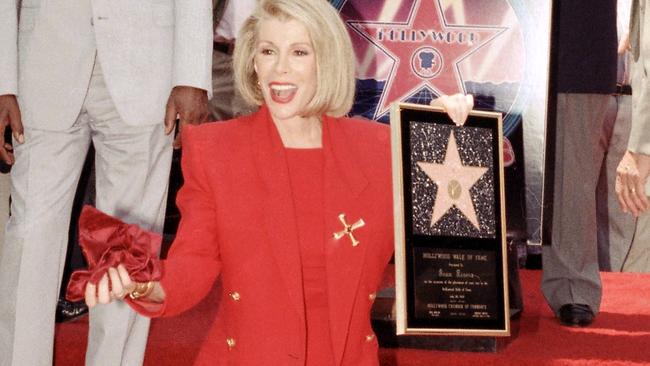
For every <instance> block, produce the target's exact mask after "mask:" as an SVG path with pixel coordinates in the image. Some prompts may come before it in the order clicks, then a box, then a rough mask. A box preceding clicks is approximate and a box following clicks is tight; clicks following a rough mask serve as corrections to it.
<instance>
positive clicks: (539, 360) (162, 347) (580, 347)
mask: <svg viewBox="0 0 650 366" xmlns="http://www.w3.org/2000/svg"><path fill="white" fill-rule="evenodd" d="M520 275H521V280H522V286H523V293H524V304H525V305H524V306H525V309H524V312H523V315H522V316H521V319H520V320H518V322H519V335H518V337H517V338H516V339H514V340H513V341H512V342H511V343H510V344H509V345H508V346H507V347H506V348H505V349H504V350H502V351H501V352H499V353H496V354H484V353H463V352H436V351H422V350H407V349H399V350H396V349H382V350H381V351H380V355H379V357H380V360H381V363H382V365H405V366H406V365H408V366H416V365H418V366H419V365H471V366H482V365H650V275H649V274H632V273H603V274H602V277H603V290H604V295H603V304H602V308H601V313H600V315H599V316H598V317H597V318H596V321H595V322H594V323H593V324H592V326H591V327H589V328H584V329H576V328H567V327H563V326H560V325H559V324H558V323H557V321H556V320H555V319H554V318H553V316H552V313H551V311H550V310H549V309H548V307H547V305H546V302H545V301H544V298H543V297H542V295H541V293H540V290H539V284H540V278H541V272H540V271H527V270H522V271H520ZM206 300H207V301H204V302H203V303H202V304H201V305H200V306H198V307H197V308H196V309H193V310H192V311H190V312H188V313H186V314H184V315H183V316H179V317H176V318H173V319H165V320H154V321H153V322H152V327H151V334H150V336H149V346H148V348H147V355H146V359H145V364H146V365H151V366H153V365H156V366H166V365H169V366H172V365H173V366H182V365H191V364H192V360H193V354H194V353H195V351H196V350H197V349H198V344H199V342H200V339H201V338H202V335H203V330H204V329H205V324H207V323H209V322H210V316H211V315H212V313H211V311H210V308H211V307H210V303H214V301H215V299H214V297H213V298H211V299H206ZM87 326H88V324H87V318H84V319H82V320H79V321H77V322H72V323H66V324H60V325H57V328H56V329H57V336H56V342H55V347H56V348H55V350H56V351H55V358H56V362H55V365H58V366H63V365H65V366H67V365H82V364H83V353H84V351H85V345H86V332H87Z"/></svg>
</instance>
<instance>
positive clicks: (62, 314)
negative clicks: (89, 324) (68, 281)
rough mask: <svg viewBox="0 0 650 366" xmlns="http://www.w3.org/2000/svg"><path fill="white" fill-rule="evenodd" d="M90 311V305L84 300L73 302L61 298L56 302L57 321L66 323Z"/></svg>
mask: <svg viewBox="0 0 650 366" xmlns="http://www.w3.org/2000/svg"><path fill="white" fill-rule="evenodd" d="M87 313H88V306H86V303H85V302H84V301H77V302H71V301H68V300H66V299H59V301H58V302H57V303H56V315H55V317H54V319H55V321H56V322H57V323H65V322H69V321H72V320H75V319H78V318H80V317H82V316H84V315H86V314H87Z"/></svg>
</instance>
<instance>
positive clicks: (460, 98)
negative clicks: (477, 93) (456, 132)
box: [431, 93, 474, 126]
mask: <svg viewBox="0 0 650 366" xmlns="http://www.w3.org/2000/svg"><path fill="white" fill-rule="evenodd" d="M431 105H432V106H434V107H442V108H443V109H444V110H445V112H447V114H448V115H449V118H451V120H452V121H454V123H455V124H456V126H462V125H463V124H464V123H465V121H466V120H467V116H468V115H469V112H471V111H472V108H474V97H472V95H471V94H467V95H465V94H460V93H458V94H454V95H443V96H441V97H439V98H436V99H434V100H432V101H431Z"/></svg>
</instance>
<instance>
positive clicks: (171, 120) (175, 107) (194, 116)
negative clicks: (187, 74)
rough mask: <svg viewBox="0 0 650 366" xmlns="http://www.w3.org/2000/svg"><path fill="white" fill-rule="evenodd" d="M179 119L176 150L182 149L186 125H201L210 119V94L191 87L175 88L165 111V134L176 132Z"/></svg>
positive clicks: (175, 143) (175, 141)
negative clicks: (182, 135)
mask: <svg viewBox="0 0 650 366" xmlns="http://www.w3.org/2000/svg"><path fill="white" fill-rule="evenodd" d="M177 117H178V119H179V121H180V122H179V126H178V135H177V136H176V139H175V140H174V149H180V147H181V130H182V127H183V126H184V125H186V124H188V123H189V124H193V125H196V124H199V123H203V122H205V120H206V119H207V118H208V93H207V92H206V91H205V90H203V89H198V88H193V87H191V86H175V87H174V88H173V89H172V92H171V94H169V99H168V100H167V109H166V111H165V133H166V134H167V135H169V134H170V133H172V132H173V131H174V125H175V122H176V118H177Z"/></svg>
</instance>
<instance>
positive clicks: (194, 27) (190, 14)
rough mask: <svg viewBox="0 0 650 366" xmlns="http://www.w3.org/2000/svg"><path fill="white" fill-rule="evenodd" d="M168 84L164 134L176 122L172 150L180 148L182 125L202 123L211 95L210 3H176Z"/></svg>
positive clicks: (201, 0)
mask: <svg viewBox="0 0 650 366" xmlns="http://www.w3.org/2000/svg"><path fill="white" fill-rule="evenodd" d="M174 12H175V13H174V16H175V25H174V26H175V30H174V32H175V34H174V60H173V66H172V84H173V85H174V88H173V89H172V92H171V94H170V96H169V100H168V101H167V110H166V112H165V132H167V133H171V132H172V131H173V127H174V121H175V120H176V117H177V116H178V119H179V121H180V125H179V136H178V137H177V138H176V141H174V147H176V148H179V147H180V141H181V140H180V130H181V129H182V126H183V125H185V124H188V123H189V124H198V123H201V122H204V121H205V120H206V119H207V116H208V98H209V96H210V94H211V93H212V34H213V33H212V32H213V31H212V1H211V0H193V1H176V4H175V7H174Z"/></svg>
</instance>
